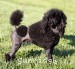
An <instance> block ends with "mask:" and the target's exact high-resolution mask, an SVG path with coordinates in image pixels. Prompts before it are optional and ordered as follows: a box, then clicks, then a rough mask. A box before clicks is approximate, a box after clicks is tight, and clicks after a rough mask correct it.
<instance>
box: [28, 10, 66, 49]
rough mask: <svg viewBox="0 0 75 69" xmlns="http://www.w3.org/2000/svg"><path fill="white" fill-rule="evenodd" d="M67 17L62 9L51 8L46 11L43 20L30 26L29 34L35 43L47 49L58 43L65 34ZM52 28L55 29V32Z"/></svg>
mask: <svg viewBox="0 0 75 69" xmlns="http://www.w3.org/2000/svg"><path fill="white" fill-rule="evenodd" d="M66 19H67V18H66V16H65V14H64V13H63V11H61V10H58V9H51V10H49V11H48V12H46V13H45V15H44V17H43V19H42V20H41V21H39V22H37V23H35V24H33V25H31V26H30V27H29V35H30V38H31V39H32V41H33V43H35V44H37V45H39V46H41V47H43V48H46V49H49V48H50V47H52V46H55V45H57V44H58V42H59V39H60V37H61V36H62V35H63V34H64V31H65V26H66ZM52 29H55V32H54V31H53V30H52ZM56 31H58V32H57V33H56Z"/></svg>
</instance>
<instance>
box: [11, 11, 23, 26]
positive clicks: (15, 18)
mask: <svg viewBox="0 0 75 69" xmlns="http://www.w3.org/2000/svg"><path fill="white" fill-rule="evenodd" d="M22 17H23V12H22V11H20V10H16V11H14V12H13V13H12V15H11V17H10V23H11V24H12V25H15V26H18V25H20V22H21V21H22Z"/></svg>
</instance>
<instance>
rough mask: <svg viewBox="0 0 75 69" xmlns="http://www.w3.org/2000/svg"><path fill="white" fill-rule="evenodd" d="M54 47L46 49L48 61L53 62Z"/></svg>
mask: <svg viewBox="0 0 75 69" xmlns="http://www.w3.org/2000/svg"><path fill="white" fill-rule="evenodd" d="M53 49H54V48H49V49H45V52H46V57H47V62H52V61H53V58H52V54H53Z"/></svg>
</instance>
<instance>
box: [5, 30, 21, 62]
mask: <svg viewBox="0 0 75 69" xmlns="http://www.w3.org/2000/svg"><path fill="white" fill-rule="evenodd" d="M11 41H12V48H11V51H10V52H9V53H7V54H5V59H6V62H8V61H11V60H12V59H14V57H15V54H16V52H17V51H18V49H19V48H20V47H21V43H22V41H21V37H20V36H18V35H17V33H16V31H14V32H13V33H12V35H11Z"/></svg>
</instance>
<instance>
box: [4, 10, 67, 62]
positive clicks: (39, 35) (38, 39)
mask: <svg viewBox="0 0 75 69" xmlns="http://www.w3.org/2000/svg"><path fill="white" fill-rule="evenodd" d="M22 17H23V13H22V12H21V11H20V10H16V11H15V12H13V13H12V15H11V17H10V21H11V24H12V25H13V26H14V27H15V29H14V31H13V32H12V35H11V39H12V49H11V52H9V53H7V54H5V58H6V61H10V60H12V59H14V57H15V54H16V52H17V51H18V49H19V48H20V47H21V44H22V42H23V41H31V42H32V43H34V44H36V45H38V46H40V47H42V48H44V50H45V52H46V57H47V61H49V60H51V59H52V53H53V49H54V47H55V46H56V45H57V44H58V42H59V40H60V37H62V36H63V35H64V32H65V27H66V20H67V18H66V15H65V14H64V13H63V11H61V10H59V9H51V10H49V11H48V12H46V13H45V14H44V17H43V19H42V20H41V21H39V22H36V23H34V24H32V25H31V26H29V27H28V28H27V27H26V26H24V25H21V26H19V27H18V28H17V27H16V26H18V25H20V22H21V21H22Z"/></svg>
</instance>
